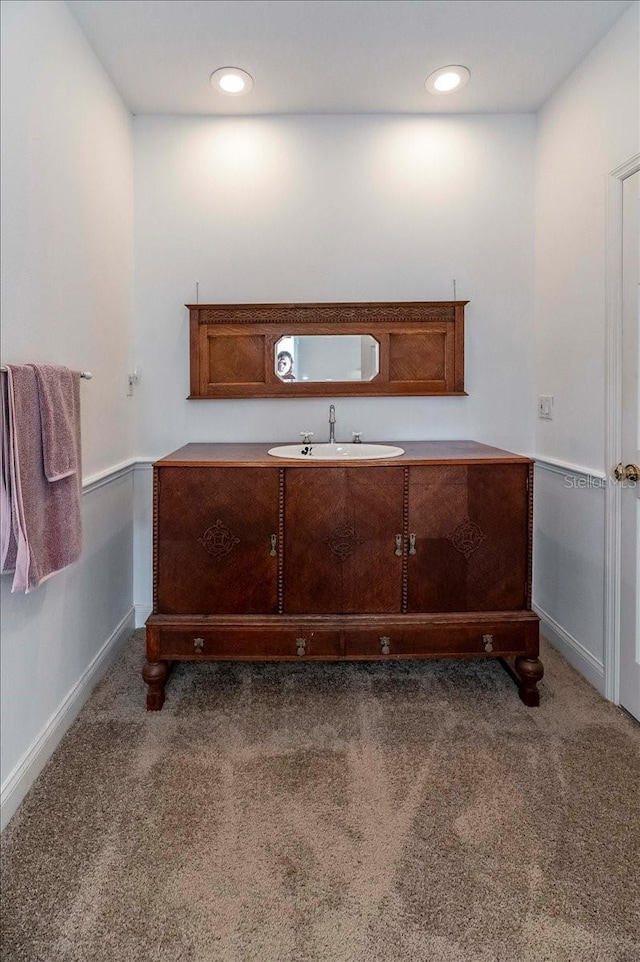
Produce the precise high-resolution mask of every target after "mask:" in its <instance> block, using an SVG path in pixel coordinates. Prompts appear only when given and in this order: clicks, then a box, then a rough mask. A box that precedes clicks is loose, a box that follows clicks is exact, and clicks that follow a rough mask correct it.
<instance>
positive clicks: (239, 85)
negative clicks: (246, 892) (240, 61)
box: [209, 67, 253, 97]
mask: <svg viewBox="0 0 640 962" xmlns="http://www.w3.org/2000/svg"><path fill="white" fill-rule="evenodd" d="M209 79H210V80H211V84H212V85H213V86H214V87H215V88H216V90H220V91H221V92H222V93H223V94H230V95H231V96H232V97H237V96H238V94H247V93H249V91H250V90H251V88H252V87H253V77H252V76H251V74H248V73H247V71H246V70H240V68H239V67H220V69H219V70H214V71H213V73H212V74H211V77H210V78H209Z"/></svg>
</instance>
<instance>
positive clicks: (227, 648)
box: [159, 627, 341, 661]
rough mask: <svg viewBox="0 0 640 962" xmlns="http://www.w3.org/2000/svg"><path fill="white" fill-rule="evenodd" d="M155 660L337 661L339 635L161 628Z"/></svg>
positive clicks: (338, 633)
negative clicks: (306, 658)
mask: <svg viewBox="0 0 640 962" xmlns="http://www.w3.org/2000/svg"><path fill="white" fill-rule="evenodd" d="M159 645H160V652H159V657H160V658H163V659H165V658H166V659H167V660H169V661H171V660H178V661H181V660H191V659H196V660H197V659H200V658H202V659H205V660H206V659H208V658H221V659H223V658H229V659H233V658H255V659H256V660H259V659H261V658H292V659H295V658H303V657H310V658H313V657H321V658H327V657H339V655H340V652H341V646H340V632H339V631H308V630H307V631H305V630H304V629H301V630H300V631H296V630H295V629H286V630H282V629H280V630H279V629H271V628H268V629H265V628H262V629H257V628H254V629H250V628H249V629H246V628H228V629H227V628H204V629H198V628H196V627H194V628H193V629H191V630H189V631H185V630H184V629H171V628H163V629H161V630H160V633H159Z"/></svg>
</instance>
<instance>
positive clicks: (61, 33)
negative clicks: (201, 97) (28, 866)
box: [1, 0, 134, 819]
mask: <svg viewBox="0 0 640 962" xmlns="http://www.w3.org/2000/svg"><path fill="white" fill-rule="evenodd" d="M2 64H3V67H2V176H3V196H2V361H3V363H7V362H15V363H21V362H25V361H38V360H39V361H46V362H50V363H59V364H66V365H68V366H70V367H74V368H76V369H83V370H86V369H89V370H91V371H92V372H93V374H94V379H93V380H92V381H90V382H82V388H81V391H82V442H83V471H84V475H85V478H86V477H87V476H88V475H90V476H93V477H95V476H96V475H100V474H104V473H108V472H109V470H110V469H111V468H113V466H115V465H119V464H120V465H121V464H122V463H123V462H125V463H126V462H128V461H129V462H130V460H131V458H132V456H133V453H134V448H133V419H132V409H131V403H132V399H130V398H127V397H126V396H125V378H126V372H127V368H128V362H129V355H130V334H131V269H132V208H133V197H132V190H133V161H132V147H131V118H130V115H129V113H128V111H127V110H126V108H125V107H124V105H123V104H122V102H121V100H120V98H119V96H118V95H117V94H116V92H115V90H114V88H113V86H112V84H111V82H110V81H109V79H108V77H107V76H106V73H105V71H104V69H103V68H102V66H101V65H100V63H99V61H98V60H97V59H96V57H95V55H94V54H93V52H92V50H91V48H90V47H89V45H88V43H87V41H86V39H85V38H84V35H83V34H82V32H81V31H80V29H79V27H78V25H77V24H76V22H75V20H74V19H73V18H72V16H71V14H70V13H69V11H68V9H67V7H66V6H65V4H64V3H62V2H58V0H54V2H40V0H29V2H24V0H21V2H7V3H3V5H2ZM132 489H133V482H132V472H131V471H129V473H128V474H125V476H123V477H118V478H117V479H114V480H113V481H112V483H110V484H106V485H99V486H92V487H91V489H90V490H88V491H87V492H86V494H85V497H84V504H83V514H84V525H85V528H84V550H83V554H82V558H81V559H80V561H79V562H78V563H77V564H76V565H74V566H73V567H72V568H71V569H69V570H68V571H66V572H64V573H63V574H60V575H58V576H56V577H55V578H53V579H52V580H51V581H49V582H47V584H46V585H44V586H42V587H40V588H38V589H36V590H35V591H34V592H33V593H32V594H30V595H29V596H24V595H17V594H16V595H12V594H11V592H10V586H11V577H10V576H3V578H2V606H3V626H2V627H3V630H2V641H1V645H2V649H1V654H2V791H3V801H6V810H5V812H4V818H5V819H6V818H7V817H8V816H9V815H10V814H11V811H12V810H13V808H15V804H16V803H17V802H18V801H19V800H20V797H21V795H22V794H23V793H24V790H25V788H26V787H28V784H29V782H30V780H31V779H32V777H33V776H34V774H35V773H36V771H37V768H38V766H39V765H40V764H41V763H42V762H43V761H45V760H46V756H47V753H48V751H49V750H50V749H51V746H52V745H54V743H55V741H56V738H59V737H60V735H61V734H62V731H63V730H64V725H65V724H66V723H67V722H68V721H69V720H70V719H71V718H72V717H73V710H77V707H78V704H79V701H81V699H82V697H84V694H85V687H86V685H85V684H84V683H85V682H86V683H87V684H89V683H90V681H91V680H93V681H95V678H96V677H97V674H99V670H100V665H101V664H102V663H103V661H104V659H102V661H101V658H98V661H97V662H96V661H95V659H96V656H98V655H99V653H100V652H101V651H102V650H103V646H105V645H106V646H107V647H106V648H105V649H104V651H103V652H102V653H103V655H104V656H105V658H106V656H107V651H108V648H109V643H110V642H114V643H115V642H117V641H118V640H119V638H120V636H121V635H122V634H123V633H124V632H126V629H127V626H128V625H130V624H131V620H132V619H131V605H132V599H131V592H132V588H131V582H132V538H133V534H132V529H133V507H132V501H133V490H132ZM87 673H88V674H87ZM72 709H73V710H72Z"/></svg>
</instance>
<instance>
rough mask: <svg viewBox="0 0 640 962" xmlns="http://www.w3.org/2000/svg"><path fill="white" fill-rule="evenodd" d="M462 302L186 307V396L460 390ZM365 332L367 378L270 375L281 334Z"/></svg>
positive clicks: (450, 392)
mask: <svg viewBox="0 0 640 962" xmlns="http://www.w3.org/2000/svg"><path fill="white" fill-rule="evenodd" d="M468 303H469V302H468V301H394V302H388V303H385V302H375V303H373V302H365V303H340V304H328V303H322V304H187V305H186V307H188V308H189V317H190V367H191V393H190V394H189V398H190V399H192V400H195V399H200V400H202V399H207V398H208V399H215V398H243V397H245V398H258V397H326V396H331V397H348V396H353V395H358V396H361V397H363V396H369V397H371V396H407V395H414V396H415V395H418V396H424V395H457V394H460V395H464V394H466V391H465V389H464V308H465V305H466V304H468ZM302 334H333V335H337V334H369V335H371V336H372V337H374V338H375V339H376V340H377V341H378V343H379V345H380V351H379V373H378V374H377V375H376V377H375V378H373V380H371V381H289V382H286V383H284V382H283V381H281V380H280V378H279V377H278V376H277V374H276V373H275V367H274V349H275V345H276V343H277V342H278V340H279V339H280V338H281V337H284V336H286V335H292V336H294V337H295V336H296V335H302Z"/></svg>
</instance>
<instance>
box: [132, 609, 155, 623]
mask: <svg viewBox="0 0 640 962" xmlns="http://www.w3.org/2000/svg"><path fill="white" fill-rule="evenodd" d="M152 611H153V608H152V606H151V605H136V606H135V612H136V628H144V623H145V621H146V620H147V618H148V617H149V615H150V614H151V612H152Z"/></svg>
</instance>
